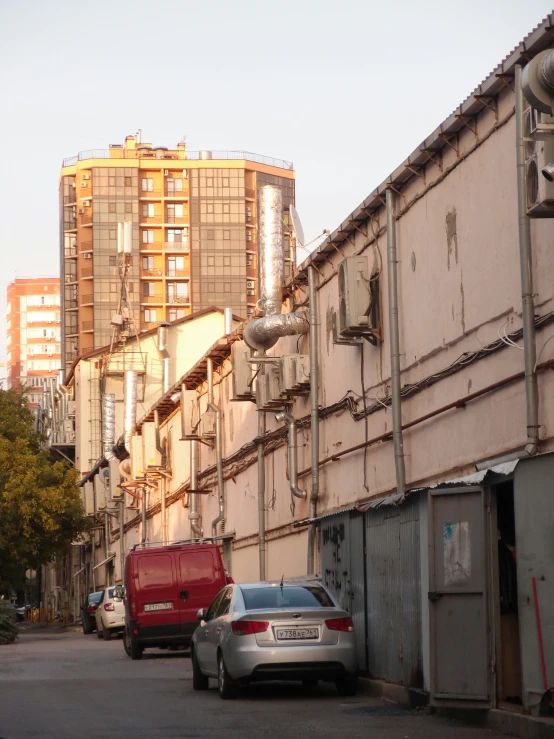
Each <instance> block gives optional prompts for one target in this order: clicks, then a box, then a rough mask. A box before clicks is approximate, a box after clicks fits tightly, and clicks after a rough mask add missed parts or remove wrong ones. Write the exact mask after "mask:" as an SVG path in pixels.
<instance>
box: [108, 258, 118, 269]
mask: <svg viewBox="0 0 554 739" xmlns="http://www.w3.org/2000/svg"><path fill="white" fill-rule="evenodd" d="M109 260H110V267H117V257H109Z"/></svg>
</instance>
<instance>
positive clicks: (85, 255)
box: [83, 251, 92, 259]
mask: <svg viewBox="0 0 554 739" xmlns="http://www.w3.org/2000/svg"><path fill="white" fill-rule="evenodd" d="M83 259H92V254H91V253H90V252H89V251H86V252H85V253H84V254H83Z"/></svg>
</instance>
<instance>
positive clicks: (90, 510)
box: [83, 482, 95, 516]
mask: <svg viewBox="0 0 554 739" xmlns="http://www.w3.org/2000/svg"><path fill="white" fill-rule="evenodd" d="M83 487H84V495H83V497H84V504H85V515H86V516H94V513H95V511H94V485H93V483H92V482H85V484H84V485H83Z"/></svg>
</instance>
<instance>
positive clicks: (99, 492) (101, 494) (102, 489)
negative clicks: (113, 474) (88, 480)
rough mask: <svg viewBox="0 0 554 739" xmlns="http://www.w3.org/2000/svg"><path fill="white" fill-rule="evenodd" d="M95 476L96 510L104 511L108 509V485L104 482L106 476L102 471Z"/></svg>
mask: <svg viewBox="0 0 554 739" xmlns="http://www.w3.org/2000/svg"><path fill="white" fill-rule="evenodd" d="M103 471H104V470H100V472H99V473H98V474H97V475H95V476H94V494H95V495H96V510H97V511H103V510H105V509H106V502H107V501H106V486H105V484H104V477H103V475H102V472H103Z"/></svg>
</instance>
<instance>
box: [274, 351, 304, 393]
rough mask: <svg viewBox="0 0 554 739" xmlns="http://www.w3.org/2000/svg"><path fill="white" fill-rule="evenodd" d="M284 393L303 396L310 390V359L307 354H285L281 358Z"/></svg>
mask: <svg viewBox="0 0 554 739" xmlns="http://www.w3.org/2000/svg"><path fill="white" fill-rule="evenodd" d="M281 378H282V392H283V393H286V394H287V395H301V394H302V393H305V392H307V391H308V390H309V389H310V358H309V356H308V355H307V354H284V355H283V356H282V357H281Z"/></svg>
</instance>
